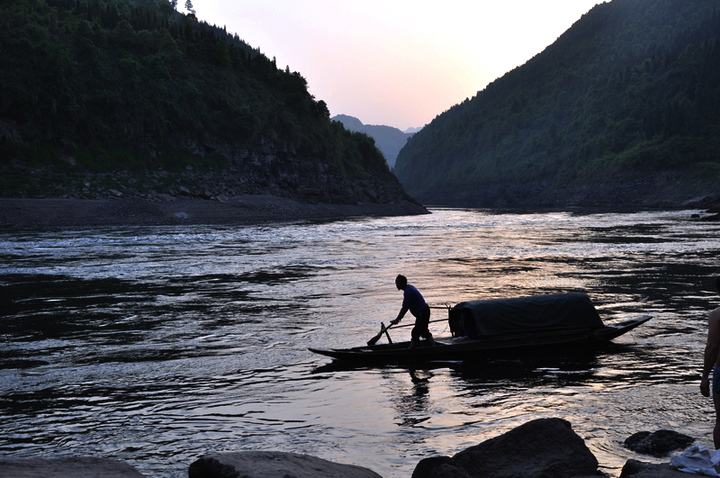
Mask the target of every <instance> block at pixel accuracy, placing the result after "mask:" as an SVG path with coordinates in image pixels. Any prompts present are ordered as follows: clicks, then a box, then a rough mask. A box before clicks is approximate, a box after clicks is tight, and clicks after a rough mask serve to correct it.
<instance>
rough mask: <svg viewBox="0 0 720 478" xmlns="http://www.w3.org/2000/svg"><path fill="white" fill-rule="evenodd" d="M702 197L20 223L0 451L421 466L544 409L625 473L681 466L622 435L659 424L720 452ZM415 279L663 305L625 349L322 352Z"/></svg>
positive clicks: (1, 377)
mask: <svg viewBox="0 0 720 478" xmlns="http://www.w3.org/2000/svg"><path fill="white" fill-rule="evenodd" d="M692 212H693V211H679V212H678V211H674V212H640V213H632V214H618V213H605V214H581V213H543V214H500V213H492V212H488V211H473V210H444V209H437V210H434V211H433V214H432V215H428V216H420V217H402V218H381V219H374V218H369V219H357V220H346V221H339V222H331V223H307V222H298V223H289V224H273V225H262V226H248V227H216V226H190V227H122V228H91V229H77V230H59V231H49V232H1V233H0V258H1V260H0V284H2V289H1V290H2V311H1V314H2V316H1V317H0V456H2V457H53V456H61V455H91V456H102V457H110V458H115V459H118V460H122V461H125V462H127V463H129V464H131V465H133V466H135V467H136V468H137V469H138V470H140V471H141V472H142V473H144V474H146V475H148V476H157V477H171V476H172V477H182V476H187V468H188V465H189V464H190V463H192V462H193V461H195V460H196V459H197V458H199V457H200V456H202V455H204V454H207V453H211V452H231V451H240V450H280V451H288V452H297V453H306V454H311V455H315V456H319V457H321V458H325V459H328V460H331V461H336V462H340V463H350V464H357V465H361V466H366V467H368V468H371V469H372V470H374V471H376V472H377V473H379V474H380V475H382V476H384V477H386V478H390V477H409V476H410V475H411V474H412V471H413V469H414V468H415V465H416V464H417V462H418V461H419V460H420V459H422V458H424V457H427V456H432V455H452V454H454V453H456V452H458V451H460V450H462V449H464V448H466V447H469V446H472V445H475V444H477V443H480V442H481V441H483V440H486V439H488V438H491V437H494V436H497V435H499V434H501V433H503V432H506V431H508V430H510V429H512V428H514V427H516V426H518V425H520V424H522V423H525V422H527V421H529V420H532V419H535V418H540V417H561V418H565V419H567V420H569V421H570V422H571V423H572V426H573V429H574V430H575V431H576V432H577V433H578V434H579V435H580V436H581V437H583V438H584V439H585V441H586V443H587V444H588V446H589V447H590V449H591V451H592V452H593V453H594V454H595V455H596V456H597V458H598V460H599V461H600V466H601V469H602V470H603V471H605V472H606V473H608V474H610V475H614V476H618V475H619V473H620V469H621V468H622V465H623V464H624V463H625V461H626V460H627V459H629V458H636V459H642V460H645V461H655V462H661V461H667V459H665V460H659V461H658V460H657V459H653V458H650V457H643V456H639V455H636V454H634V453H632V452H630V451H628V450H626V449H625V448H623V447H622V442H623V440H624V439H625V438H627V437H628V436H630V435H631V434H633V433H635V432H637V431H642V430H648V431H654V430H657V429H661V428H665V429H673V430H676V431H678V432H681V433H685V434H688V435H691V436H693V437H696V438H697V443H699V444H702V445H705V446H708V447H710V446H711V428H712V425H713V418H714V417H713V413H712V404H711V402H710V400H709V399H706V398H704V397H702V396H701V395H700V394H699V393H698V383H699V371H700V369H701V360H702V350H703V347H704V340H705V333H706V317H707V312H708V311H709V310H710V309H712V308H714V307H715V306H717V305H718V302H719V301H718V299H717V298H716V297H715V296H714V293H713V280H712V276H713V275H715V274H716V273H718V272H720V241H719V240H718V236H719V234H718V233H719V232H720V225H718V224H715V223H704V222H698V221H693V220H690V215H691V213H692ZM398 273H404V274H405V275H407V276H408V278H409V279H410V282H411V283H413V284H415V285H416V286H417V287H418V288H419V289H420V290H421V292H423V293H424V295H425V297H426V299H427V301H428V302H429V303H430V305H431V306H433V307H443V306H445V305H446V304H454V303H456V302H460V301H463V300H469V299H480V298H497V297H510V296H518V295H530V294H545V293H554V292H564V291H586V292H587V293H588V294H589V295H590V297H591V298H592V299H593V301H594V302H595V303H596V305H597V306H598V309H599V310H600V312H601V316H602V317H603V319H604V320H605V321H606V322H612V321H614V320H620V319H628V318H634V317H639V316H642V315H645V314H652V315H653V317H654V318H653V320H651V321H650V322H648V323H647V324H645V325H643V326H642V327H641V328H639V329H637V330H636V331H634V332H633V333H631V334H629V335H627V336H623V337H621V338H619V339H617V340H616V342H618V343H620V344H624V345H626V346H624V347H618V348H617V349H616V350H609V351H601V352H598V353H596V354H593V355H590V356H585V357H573V356H560V357H535V358H531V359H527V358H526V359H522V360H520V359H517V360H507V359H505V360H483V361H479V362H477V363H475V364H468V363H464V364H463V363H438V364H432V365H428V366H427V367H424V368H422V369H420V370H417V371H416V372H415V377H416V380H413V377H412V376H411V374H410V371H409V370H408V369H407V368H403V367H398V366H388V367H375V368H356V369H347V368H346V369H342V368H340V369H335V368H333V367H328V365H329V364H331V362H330V360H329V359H325V358H323V357H320V356H316V355H314V354H312V353H311V352H309V351H308V347H316V348H330V347H346V346H355V345H361V344H364V343H365V342H366V341H367V340H368V339H369V338H370V337H372V336H373V335H375V333H376V332H377V331H378V330H379V324H380V321H385V322H386V323H387V321H389V320H391V319H392V318H394V317H395V315H396V314H397V312H398V310H399V307H400V301H401V295H400V292H399V291H397V290H396V289H395V287H394V284H393V280H394V278H395V275H396V274H398ZM433 314H434V315H433V318H439V317H443V316H445V315H446V313H445V312H444V311H443V310H442V309H433ZM406 320H407V319H406ZM433 326H434V327H435V329H434V332H435V333H436V334H437V335H443V334H447V332H448V331H447V327H446V326H445V325H444V323H435V324H433ZM408 335H409V329H408V328H404V329H398V330H397V331H395V332H394V334H393V336H394V337H395V338H396V339H403V338H407V336H408ZM518 459H522V450H518Z"/></svg>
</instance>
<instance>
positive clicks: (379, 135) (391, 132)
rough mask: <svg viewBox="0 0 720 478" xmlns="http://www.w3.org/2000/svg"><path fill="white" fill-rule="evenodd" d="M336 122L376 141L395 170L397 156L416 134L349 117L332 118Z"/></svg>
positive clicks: (389, 164) (338, 116) (337, 116)
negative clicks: (364, 122) (365, 122)
mask: <svg viewBox="0 0 720 478" xmlns="http://www.w3.org/2000/svg"><path fill="white" fill-rule="evenodd" d="M332 119H333V120H334V121H339V122H341V123H342V124H343V126H345V129H348V130H350V131H359V132H361V133H365V134H367V135H368V136H370V137H371V138H373V139H374V140H375V144H376V145H377V147H378V148H379V149H380V151H382V153H383V155H384V156H385V159H386V160H387V163H388V166H390V167H391V168H393V167H394V166H395V160H396V159H397V155H398V153H399V152H400V150H401V149H402V147H403V146H405V143H407V140H408V138H410V137H411V136H412V135H413V134H415V133H403V132H402V131H401V130H399V129H398V128H393V127H392V126H383V125H372V124H363V123H362V121H360V120H359V119H357V118H355V117H353V116H348V115H336V116H333V118H332Z"/></svg>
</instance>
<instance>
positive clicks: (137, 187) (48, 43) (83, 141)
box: [0, 0, 408, 203]
mask: <svg viewBox="0 0 720 478" xmlns="http://www.w3.org/2000/svg"><path fill="white" fill-rule="evenodd" d="M175 4H177V2H175ZM0 52H2V62H0V196H3V197H12V196H16V197H37V196H57V195H61V194H64V193H65V194H67V191H68V190H69V191H71V194H73V193H72V191H77V188H76V187H73V185H74V184H80V188H81V189H82V190H83V191H84V195H85V196H86V197H97V196H98V195H102V194H105V192H106V191H107V190H108V189H109V188H115V189H119V188H120V186H122V187H123V188H124V189H123V190H127V191H134V192H136V193H138V194H140V193H142V194H152V193H165V194H167V193H173V194H174V193H176V192H177V191H178V190H179V188H181V189H182V190H183V191H184V192H186V193H187V192H188V191H190V192H191V193H193V194H194V193H200V192H201V191H202V190H203V189H206V188H207V187H209V186H208V185H207V184H209V183H207V181H206V183H202V178H205V179H207V178H209V177H215V178H218V177H221V178H222V179H223V180H222V181H219V180H217V181H214V184H219V185H220V186H217V187H220V188H231V189H232V190H231V191H220V192H223V193H227V194H235V193H253V192H269V193H273V194H278V195H283V196H288V197H294V198H298V199H301V200H307V201H311V202H317V201H321V202H338V203H353V202H358V201H396V200H407V199H408V197H407V195H406V194H405V193H404V191H403V190H402V187H401V186H400V184H399V182H398V181H397V178H395V176H394V175H393V174H392V173H391V172H390V171H389V168H388V166H387V164H386V162H385V159H384V157H383V156H382V154H381V153H380V152H379V151H378V149H377V148H376V147H375V145H374V143H373V140H372V139H371V138H369V137H368V136H367V135H364V134H361V133H353V132H349V131H347V130H345V129H344V128H343V126H342V124H340V123H339V122H335V121H331V120H330V117H329V112H328V108H327V106H326V104H325V103H324V102H323V101H318V100H316V99H315V98H314V97H313V96H311V95H310V94H309V93H308V90H307V82H306V80H305V78H303V77H302V76H301V75H300V73H298V72H291V71H290V70H289V69H288V68H285V69H279V68H278V67H277V66H276V64H275V60H274V59H273V60H270V59H269V58H267V57H266V56H265V55H263V54H262V53H260V51H259V50H258V49H255V48H251V47H250V46H249V45H247V44H246V43H244V42H243V41H242V40H240V38H239V37H238V36H237V35H236V34H234V35H231V34H229V33H227V32H226V31H225V29H224V28H222V29H221V28H218V27H216V26H210V25H208V24H207V23H205V22H202V21H198V20H197V18H196V17H195V15H194V14H189V15H182V14H180V13H178V12H177V11H176V10H175V8H174V5H173V4H172V3H170V2H168V1H167V0H7V1H3V2H2V4H0ZM189 171H192V175H190V176H189V173H188V172H189ZM118 172H122V174H119V173H118ZM118 182H120V183H122V184H117V183H118Z"/></svg>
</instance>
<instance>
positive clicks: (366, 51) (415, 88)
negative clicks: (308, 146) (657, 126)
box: [178, 0, 601, 130]
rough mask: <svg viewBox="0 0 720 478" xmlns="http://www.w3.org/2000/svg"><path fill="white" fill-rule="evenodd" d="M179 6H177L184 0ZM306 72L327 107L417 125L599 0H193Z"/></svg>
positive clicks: (202, 11)
mask: <svg viewBox="0 0 720 478" xmlns="http://www.w3.org/2000/svg"><path fill="white" fill-rule="evenodd" d="M178 3H179V5H178V10H180V11H182V12H184V11H185V10H184V8H183V7H184V5H185V0H179V2H178ZM192 3H193V6H194V8H195V11H196V14H197V17H198V19H200V20H203V21H206V22H208V23H210V24H211V25H212V24H215V25H218V26H220V27H222V26H225V27H227V31H228V33H237V34H238V36H239V37H240V38H241V39H243V40H244V41H245V42H247V43H248V44H249V45H250V46H252V47H254V48H260V51H262V52H263V53H264V54H265V55H266V56H267V57H268V58H271V59H272V58H273V57H275V58H276V60H277V66H278V67H279V68H282V69H284V68H285V66H286V65H287V66H289V68H290V70H291V71H297V72H299V73H300V74H302V76H304V77H305V78H306V79H307V80H308V85H309V90H310V93H311V94H313V95H314V96H315V98H316V99H318V100H324V101H325V102H326V103H327V105H328V108H329V109H330V114H331V115H332V116H334V115H336V114H347V115H350V116H354V117H356V118H358V119H360V121H362V122H363V123H365V124H384V125H389V126H394V127H396V128H400V129H402V130H405V129H406V128H408V127H416V126H423V125H425V124H427V123H429V122H430V121H431V120H432V119H433V118H434V117H435V116H437V115H439V114H440V113H442V112H443V111H446V110H447V109H449V108H450V107H451V106H453V105H455V104H457V103H460V102H462V101H464V100H465V98H469V97H472V96H474V95H475V94H476V93H477V92H478V91H479V90H482V89H483V88H484V87H485V86H486V85H487V84H488V83H490V82H491V81H493V80H495V79H496V78H498V77H500V76H502V75H503V74H505V73H506V72H507V71H509V70H512V69H513V68H515V67H516V66H519V65H521V64H523V63H525V62H526V61H527V60H529V59H530V58H532V57H533V56H534V55H536V54H538V53H540V52H541V51H542V50H543V49H544V48H545V47H546V46H548V45H550V44H551V43H553V42H554V41H555V40H556V39H557V37H559V36H560V35H561V34H562V33H563V32H564V31H565V30H567V29H568V28H570V26H571V25H572V24H573V23H575V22H576V21H577V20H578V19H580V17H581V16H582V15H583V14H585V13H587V12H588V11H589V10H590V9H591V8H592V7H593V6H594V5H596V4H598V3H601V2H599V1H597V0H476V1H475V2H472V1H469V0H444V1H443V0H440V1H434V2H417V1H414V2H411V1H406V0H362V1H358V0H354V1H348V0H193V2H192Z"/></svg>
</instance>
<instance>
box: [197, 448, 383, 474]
mask: <svg viewBox="0 0 720 478" xmlns="http://www.w3.org/2000/svg"><path fill="white" fill-rule="evenodd" d="M188 476H189V478H228V477H243V478H268V477H278V478H282V477H292V478H381V477H380V475H378V474H377V473H375V472H374V471H371V470H369V469H367V468H363V467H361V466H355V465H342V464H339V463H333V462H331V461H327V460H323V459H321V458H317V457H314V456H309V455H300V454H297V453H281V452H270V451H245V452H236V453H220V454H216V455H206V456H204V457H202V458H200V459H199V460H197V461H195V462H194V463H192V464H191V465H190V470H189V473H188Z"/></svg>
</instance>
